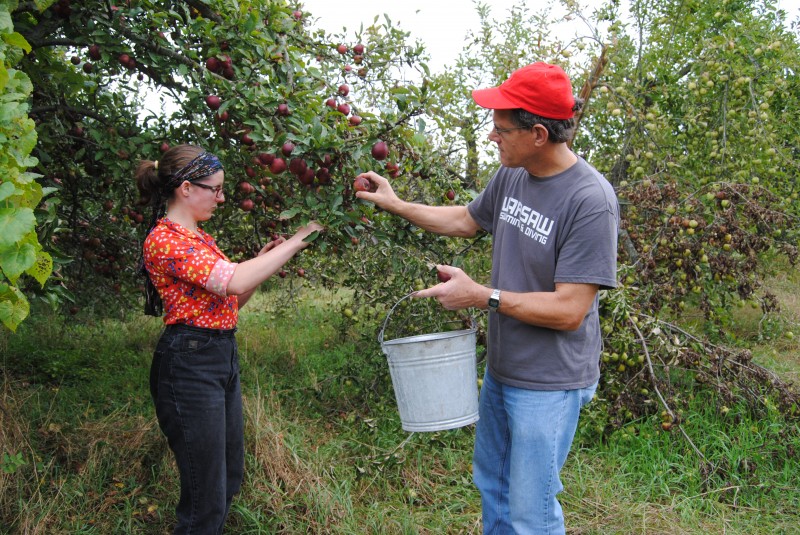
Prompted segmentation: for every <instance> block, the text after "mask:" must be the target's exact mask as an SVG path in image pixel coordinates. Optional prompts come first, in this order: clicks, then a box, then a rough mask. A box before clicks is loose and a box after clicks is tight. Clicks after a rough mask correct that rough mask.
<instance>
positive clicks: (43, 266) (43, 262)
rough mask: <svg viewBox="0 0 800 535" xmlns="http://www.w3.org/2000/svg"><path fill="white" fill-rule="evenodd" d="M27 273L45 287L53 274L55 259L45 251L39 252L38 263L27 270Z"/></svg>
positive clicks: (37, 255)
mask: <svg viewBox="0 0 800 535" xmlns="http://www.w3.org/2000/svg"><path fill="white" fill-rule="evenodd" d="M25 273H27V274H28V275H30V276H31V277H33V278H34V279H36V280H37V281H38V282H39V284H41V285H42V287H44V283H45V282H47V279H48V278H49V277H50V274H51V273H53V257H51V256H50V254H49V253H47V252H45V251H39V252H38V253H37V254H36V261H35V262H34V264H33V265H32V266H31V267H30V268H28V269H26V270H25Z"/></svg>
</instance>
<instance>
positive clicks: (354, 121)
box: [349, 115, 361, 126]
mask: <svg viewBox="0 0 800 535" xmlns="http://www.w3.org/2000/svg"><path fill="white" fill-rule="evenodd" d="M349 121H350V124H351V125H352V126H358V125H360V124H361V117H359V116H358V115H351V116H350V119H349Z"/></svg>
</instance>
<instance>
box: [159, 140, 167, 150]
mask: <svg viewBox="0 0 800 535" xmlns="http://www.w3.org/2000/svg"><path fill="white" fill-rule="evenodd" d="M158 149H159V150H160V151H161V152H167V151H168V150H169V143H167V142H166V141H164V142H163V143H162V144H161V146H160V147H159V148H158Z"/></svg>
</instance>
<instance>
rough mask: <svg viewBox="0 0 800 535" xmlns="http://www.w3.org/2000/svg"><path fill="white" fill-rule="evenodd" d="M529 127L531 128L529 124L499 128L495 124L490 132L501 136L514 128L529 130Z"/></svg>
mask: <svg viewBox="0 0 800 535" xmlns="http://www.w3.org/2000/svg"><path fill="white" fill-rule="evenodd" d="M530 129H531V127H530V126H515V127H513V128H499V127H498V126H497V125H494V129H492V132H494V133H496V134H497V135H499V136H502V135H503V134H505V133H507V132H513V131H514V130H530Z"/></svg>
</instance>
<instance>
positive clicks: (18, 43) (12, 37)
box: [3, 32, 32, 54]
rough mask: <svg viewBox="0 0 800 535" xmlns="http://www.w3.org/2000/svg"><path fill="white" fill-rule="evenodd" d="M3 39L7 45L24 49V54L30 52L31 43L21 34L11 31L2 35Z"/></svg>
mask: <svg viewBox="0 0 800 535" xmlns="http://www.w3.org/2000/svg"><path fill="white" fill-rule="evenodd" d="M3 41H5V42H6V43H7V44H8V45H9V46H15V47H17V48H21V49H22V50H24V51H25V53H26V54H30V52H31V50H32V49H31V45H30V44H29V43H28V41H26V40H25V38H24V37H22V34H20V33H17V32H13V33H9V34H7V35H4V36H3Z"/></svg>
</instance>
